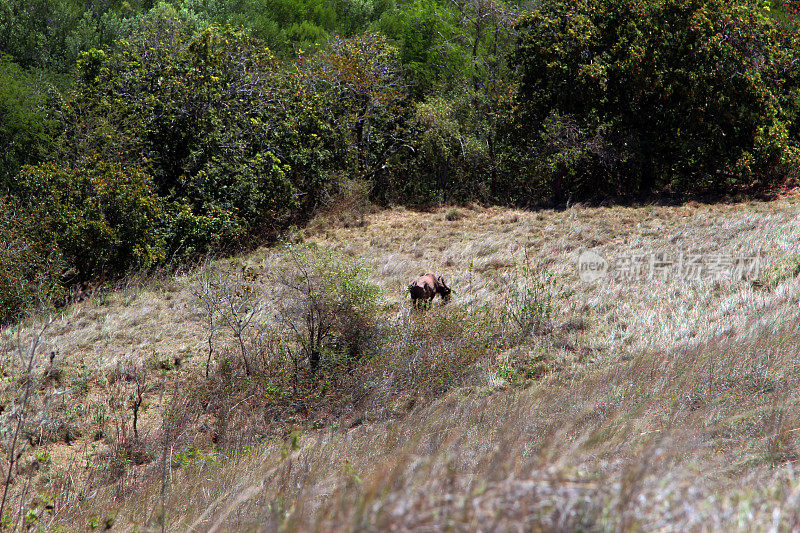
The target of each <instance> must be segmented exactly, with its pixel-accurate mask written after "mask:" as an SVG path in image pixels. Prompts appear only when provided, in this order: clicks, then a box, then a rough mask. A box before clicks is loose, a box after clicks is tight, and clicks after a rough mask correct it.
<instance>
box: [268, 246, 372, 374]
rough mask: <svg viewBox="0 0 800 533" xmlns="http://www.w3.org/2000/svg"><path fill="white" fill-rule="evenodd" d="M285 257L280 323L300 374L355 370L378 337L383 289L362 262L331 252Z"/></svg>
mask: <svg viewBox="0 0 800 533" xmlns="http://www.w3.org/2000/svg"><path fill="white" fill-rule="evenodd" d="M286 257H287V264H286V266H284V267H283V268H281V269H279V270H278V272H277V274H276V275H275V282H276V285H278V286H279V287H280V288H281V289H282V292H283V294H282V296H281V297H280V298H278V301H279V305H278V317H277V318H278V322H279V324H280V325H281V327H282V328H283V330H284V331H285V335H286V337H288V338H289V339H291V343H290V344H289V345H287V346H286V349H287V350H289V352H290V353H291V358H292V361H293V364H294V366H295V370H299V369H300V368H301V367H305V366H306V365H307V366H308V368H310V370H311V371H317V370H318V369H319V368H320V367H321V365H322V364H323V363H324V364H325V365H327V366H331V365H336V366H344V367H348V366H350V365H353V364H354V363H355V362H357V361H358V360H359V359H360V358H361V357H362V356H363V355H364V352H365V350H366V348H367V347H368V346H369V344H370V342H371V341H372V340H374V338H375V334H376V332H377V317H378V309H379V305H378V298H379V296H380V288H379V287H378V286H377V285H375V284H373V283H370V282H369V281H367V279H366V278H367V274H368V272H367V270H366V268H365V267H364V266H363V265H362V264H361V263H359V262H358V261H355V260H353V259H351V258H349V257H347V256H344V255H342V254H338V253H335V252H333V251H330V250H325V249H321V248H316V247H312V246H308V245H290V246H287V247H286Z"/></svg>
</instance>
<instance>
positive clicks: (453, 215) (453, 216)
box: [444, 207, 464, 222]
mask: <svg viewBox="0 0 800 533" xmlns="http://www.w3.org/2000/svg"><path fill="white" fill-rule="evenodd" d="M462 218H464V213H462V212H461V211H460V210H458V209H456V208H455V207H451V208H450V209H448V210H447V212H446V213H445V214H444V219H445V220H448V221H450V222H454V221H456V220H461V219H462Z"/></svg>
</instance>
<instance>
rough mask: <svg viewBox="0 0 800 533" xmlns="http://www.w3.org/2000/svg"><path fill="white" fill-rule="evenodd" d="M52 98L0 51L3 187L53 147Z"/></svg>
mask: <svg viewBox="0 0 800 533" xmlns="http://www.w3.org/2000/svg"><path fill="white" fill-rule="evenodd" d="M48 100H49V98H48V95H47V94H46V93H45V92H44V91H43V90H42V85H41V84H40V83H37V81H36V80H35V79H34V77H33V76H32V75H30V74H29V73H28V72H26V71H24V70H23V69H22V68H20V66H19V65H17V64H16V63H14V62H13V61H11V59H10V58H9V57H8V56H6V55H4V54H2V53H0V146H2V147H3V149H2V150H0V187H3V188H7V186H8V180H9V179H10V178H11V176H13V175H14V174H16V173H17V171H18V170H19V168H20V167H21V166H22V165H25V164H31V163H38V162H39V161H40V160H41V159H42V158H43V157H44V155H45V154H46V153H47V151H48V149H49V148H50V147H51V145H52V137H54V136H55V131H54V129H55V128H54V120H53V117H52V113H51V112H50V111H49V107H50V105H49V102H48ZM0 190H2V189H0Z"/></svg>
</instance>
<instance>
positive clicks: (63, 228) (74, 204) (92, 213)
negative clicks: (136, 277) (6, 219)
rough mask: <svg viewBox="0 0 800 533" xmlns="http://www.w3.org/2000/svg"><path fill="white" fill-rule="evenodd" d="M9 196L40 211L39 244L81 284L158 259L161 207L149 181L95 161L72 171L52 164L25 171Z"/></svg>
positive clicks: (134, 170)
mask: <svg viewBox="0 0 800 533" xmlns="http://www.w3.org/2000/svg"><path fill="white" fill-rule="evenodd" d="M12 190H13V192H14V195H15V196H16V197H17V198H18V199H19V200H20V201H21V202H22V203H23V204H24V205H26V206H28V208H30V209H39V208H41V207H44V206H46V208H47V209H46V211H44V210H41V211H40V213H41V215H42V216H43V222H44V225H45V227H46V230H45V235H44V238H43V241H44V242H53V243H55V244H56V245H57V246H58V248H59V249H60V250H61V251H62V252H63V254H64V256H65V258H66V259H67V261H68V262H70V263H71V264H72V266H74V267H75V268H76V269H77V271H78V274H79V277H80V278H81V279H83V280H85V279H88V278H89V277H90V276H92V275H98V274H99V273H100V272H102V271H108V272H110V273H112V274H121V273H124V272H126V271H127V270H129V269H131V268H141V267H147V266H149V265H151V264H153V263H154V262H155V261H158V260H159V259H161V258H162V257H163V247H162V241H161V239H160V237H159V236H158V235H157V234H156V232H155V229H156V228H157V227H158V223H159V217H160V214H161V204H160V202H159V200H158V199H157V198H156V197H155V196H154V194H153V190H152V184H151V180H150V178H149V176H148V175H147V174H145V173H144V172H143V171H142V170H141V169H139V168H135V167H127V168H124V167H120V166H118V165H115V164H112V163H108V162H105V161H101V160H99V159H87V160H84V161H83V162H82V163H81V165H80V166H78V167H76V168H65V167H64V166H61V165H58V164H55V163H43V164H41V165H38V166H28V167H24V168H23V169H22V170H21V171H20V173H19V174H18V175H17V176H16V177H15V178H14V179H13V180H12Z"/></svg>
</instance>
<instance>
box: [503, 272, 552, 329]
mask: <svg viewBox="0 0 800 533" xmlns="http://www.w3.org/2000/svg"><path fill="white" fill-rule="evenodd" d="M555 281H556V279H555V276H554V275H553V274H551V273H545V272H541V271H535V270H533V269H531V268H529V267H527V266H525V267H522V268H520V269H517V270H515V271H514V272H513V277H512V279H511V282H510V283H509V284H508V285H509V288H508V290H507V291H506V293H505V302H504V306H503V308H502V309H501V312H500V320H501V323H502V324H503V326H504V329H505V330H506V331H507V332H508V333H509V334H510V335H511V337H512V339H511V340H512V342H523V341H524V340H525V339H527V338H528V337H530V336H531V335H532V334H537V335H540V334H543V333H547V332H548V331H549V330H550V329H551V326H552V324H551V323H552V319H553V316H554V314H555V311H556V307H555V304H556V297H555V295H554V293H555Z"/></svg>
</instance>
